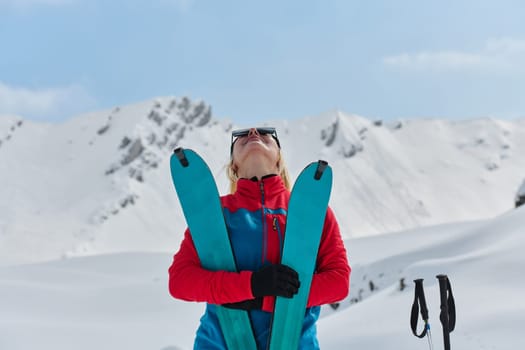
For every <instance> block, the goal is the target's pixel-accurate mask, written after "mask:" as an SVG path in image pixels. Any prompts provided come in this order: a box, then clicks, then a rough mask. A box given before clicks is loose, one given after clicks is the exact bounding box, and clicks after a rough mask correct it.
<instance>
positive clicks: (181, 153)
mask: <svg viewBox="0 0 525 350" xmlns="http://www.w3.org/2000/svg"><path fill="white" fill-rule="evenodd" d="M173 153H175V155H176V156H177V158H178V160H179V162H180V164H181V165H182V166H183V167H185V168H186V167H187V166H188V165H190V162H188V158H186V154H184V148H182V147H178V148H175V150H174V151H173Z"/></svg>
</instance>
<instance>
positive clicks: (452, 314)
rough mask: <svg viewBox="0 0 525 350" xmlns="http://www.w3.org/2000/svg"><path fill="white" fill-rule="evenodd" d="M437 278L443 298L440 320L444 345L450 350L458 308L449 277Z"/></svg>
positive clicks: (446, 349)
mask: <svg viewBox="0 0 525 350" xmlns="http://www.w3.org/2000/svg"><path fill="white" fill-rule="evenodd" d="M436 278H437V279H438V281H439V295H440V298H441V305H440V308H441V313H440V314H439V320H440V321H441V325H442V326H443V344H444V346H445V350H450V332H452V331H453V330H454V327H455V324H456V306H455V302H454V296H453V295H452V288H451V286H450V281H449V279H448V276H447V275H437V276H436Z"/></svg>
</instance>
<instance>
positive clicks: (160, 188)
mask: <svg viewBox="0 0 525 350" xmlns="http://www.w3.org/2000/svg"><path fill="white" fill-rule="evenodd" d="M524 121H525V119H524V120H516V121H503V120H497V119H490V118H486V119H477V120H469V121H461V122H457V121H448V120H441V119H418V120H397V121H381V120H370V119H367V118H364V117H361V116H357V115H352V114H346V113H344V112H342V111H332V112H327V113H324V114H322V115H319V116H310V117H305V118H302V119H297V120H276V121H268V122H266V123H262V124H264V125H273V126H275V127H276V128H277V131H278V135H279V138H280V140H281V145H282V151H283V156H284V159H285V161H286V164H287V165H288V167H289V170H290V173H291V176H292V178H293V179H294V178H295V177H296V176H297V175H298V173H299V172H300V171H301V170H302V169H303V168H304V166H306V165H307V164H308V163H310V162H312V161H317V160H318V159H324V160H326V161H328V162H329V163H330V164H331V166H332V167H333V169H334V186H333V193H332V197H331V201H330V205H331V207H332V208H333V209H334V211H335V213H336V216H337V218H338V220H339V222H340V225H341V232H342V234H343V236H344V237H346V238H349V237H359V236H368V235H373V234H378V233H383V232H391V231H398V230H404V229H409V228H414V227H418V226H426V225H433V224H441V223H446V222H450V221H466V220H475V219H483V218H488V217H492V216H495V215H498V214H500V213H502V212H504V211H507V210H510V209H511V208H512V207H513V206H514V203H513V200H514V196H515V193H516V188H518V186H519V184H520V183H521V181H522V180H523V174H522V171H523V169H525V122H524ZM244 126H246V125H243V127H244ZM237 127H239V126H238V125H232V123H231V122H230V121H229V120H224V119H220V118H216V117H214V116H213V114H212V110H211V107H210V106H209V105H207V104H206V103H205V102H203V101H192V100H190V99H189V98H186V97H182V98H179V97H162V98H157V99H153V100H149V101H144V102H141V103H137V104H133V105H128V106H120V107H115V108H112V109H108V110H105V111H99V112H93V113H87V114H84V115H80V116H77V117H75V118H72V119H70V120H68V121H66V122H63V123H60V124H48V123H35V122H30V121H26V120H23V119H21V118H19V117H9V118H0V141H1V142H2V143H1V144H0V181H1V183H3V184H7V185H6V186H5V188H4V190H3V191H2V196H0V212H1V213H2V214H1V215H0V257H1V258H0V264H9V263H18V262H30V261H40V260H47V259H56V258H59V257H64V256H66V257H67V256H76V255H84V254H98V253H109V252H122V251H133V250H147V251H172V250H173V249H174V248H175V247H177V246H178V243H179V240H180V238H181V236H182V232H183V230H184V228H185V225H186V224H185V220H184V218H183V216H182V212H181V210H180V207H179V204H178V201H177V198H176V194H175V191H174V190H173V185H172V184H171V178H170V175H169V157H170V155H171V152H172V151H173V149H174V148H175V147H179V146H182V147H186V148H192V149H194V150H196V151H197V152H198V153H200V154H201V155H202V156H203V158H204V159H205V160H206V161H207V162H208V164H209V166H210V168H211V170H212V172H213V174H214V175H215V177H216V181H217V185H218V188H219V191H220V192H221V193H226V192H227V191H228V183H227V179H226V176H225V169H226V165H227V163H228V161H229V142H230V132H231V130H232V128H237Z"/></svg>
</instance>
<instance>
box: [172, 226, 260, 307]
mask: <svg viewBox="0 0 525 350" xmlns="http://www.w3.org/2000/svg"><path fill="white" fill-rule="evenodd" d="M168 273H169V282H168V284H169V292H170V294H171V295H172V296H173V297H174V298H176V299H182V300H186V301H197V302H208V303H211V304H225V303H235V302H239V301H244V300H248V299H254V296H253V295H252V291H251V275H252V272H251V271H241V272H228V271H210V270H207V269H204V268H203V267H202V266H201V263H200V260H199V256H198V255H197V251H196V249H195V245H194V244H193V240H192V238H191V234H190V231H189V230H188V229H187V230H186V232H185V233H184V239H183V240H182V243H181V245H180V248H179V251H178V252H177V253H176V254H175V256H174V257H173V263H172V264H171V266H170V268H169V270H168Z"/></svg>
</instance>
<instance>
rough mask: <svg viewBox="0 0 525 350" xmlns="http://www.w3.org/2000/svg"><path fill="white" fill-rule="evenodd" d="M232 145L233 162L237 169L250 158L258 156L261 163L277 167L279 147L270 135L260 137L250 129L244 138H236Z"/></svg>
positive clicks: (255, 130) (253, 129)
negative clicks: (265, 162) (266, 162)
mask: <svg viewBox="0 0 525 350" xmlns="http://www.w3.org/2000/svg"><path fill="white" fill-rule="evenodd" d="M234 142H235V143H234V145H233V154H232V156H233V160H234V163H235V164H236V165H237V167H242V164H244V161H245V160H246V159H247V158H248V157H251V156H258V157H260V159H261V160H262V161H265V160H266V161H268V162H269V164H271V165H275V166H277V161H278V160H279V146H278V145H277V142H276V141H275V139H274V138H273V137H272V135H270V134H265V135H261V134H259V133H258V132H257V129H255V128H252V129H250V132H249V133H248V135H246V136H242V137H238V138H237V139H236V140H235V141H234Z"/></svg>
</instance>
